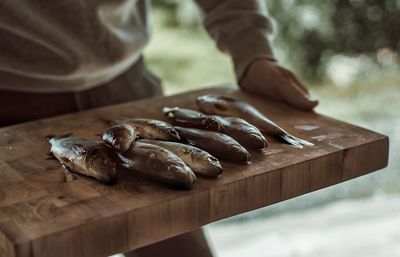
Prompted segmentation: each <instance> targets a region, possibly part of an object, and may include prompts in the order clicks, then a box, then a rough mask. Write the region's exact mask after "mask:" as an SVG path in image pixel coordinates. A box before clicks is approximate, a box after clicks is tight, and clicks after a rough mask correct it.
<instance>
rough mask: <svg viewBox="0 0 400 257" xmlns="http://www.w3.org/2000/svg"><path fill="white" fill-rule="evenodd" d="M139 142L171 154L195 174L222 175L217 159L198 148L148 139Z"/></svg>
mask: <svg viewBox="0 0 400 257" xmlns="http://www.w3.org/2000/svg"><path fill="white" fill-rule="evenodd" d="M139 142H142V143H148V144H153V145H158V146H160V147H163V148H165V149H167V150H169V151H171V152H173V153H174V154H176V155H177V156H178V157H179V158H181V159H182V160H183V161H184V162H185V163H186V164H187V165H188V166H189V167H190V168H191V169H192V170H193V172H194V173H196V174H199V175H203V176H207V177H217V176H218V175H220V174H221V173H222V167H221V164H220V163H219V161H218V159H217V158H215V157H214V156H212V155H211V154H209V153H207V152H206V151H204V150H202V149H200V148H197V147H194V146H191V145H185V144H181V143H176V142H167V141H158V140H149V139H141V140H139Z"/></svg>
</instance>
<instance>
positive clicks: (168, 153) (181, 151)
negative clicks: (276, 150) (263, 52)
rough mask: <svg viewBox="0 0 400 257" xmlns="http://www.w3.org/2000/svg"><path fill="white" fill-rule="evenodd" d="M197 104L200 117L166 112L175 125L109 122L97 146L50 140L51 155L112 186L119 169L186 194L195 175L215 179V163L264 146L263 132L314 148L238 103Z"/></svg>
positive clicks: (244, 158) (215, 98)
mask: <svg viewBox="0 0 400 257" xmlns="http://www.w3.org/2000/svg"><path fill="white" fill-rule="evenodd" d="M197 105H198V107H199V109H200V110H201V112H199V111H195V110H190V109H184V108H179V107H174V108H170V107H164V108H163V112H164V114H165V115H166V116H167V117H168V118H169V119H170V120H171V121H172V123H173V124H174V125H171V124H169V123H167V122H164V121H160V120H152V119H142V118H122V119H113V120H109V121H108V122H109V123H110V125H111V127H110V128H108V129H107V130H106V131H104V132H103V134H102V141H103V142H101V143H99V142H94V141H91V140H88V139H83V138H77V137H52V138H51V139H50V140H49V142H50V144H51V150H50V151H51V153H52V154H53V155H54V157H56V158H57V159H58V160H59V161H60V162H61V164H62V165H63V166H64V167H65V168H66V169H67V170H69V171H72V172H75V173H80V174H83V175H86V176H90V177H93V178H95V179H97V180H98V181H100V182H102V183H105V184H112V183H114V182H115V181H116V179H117V174H118V169H119V168H121V166H122V167H123V168H125V169H128V170H131V171H133V172H135V173H137V174H139V175H141V176H143V177H145V178H148V179H150V180H153V181H159V182H162V183H164V184H167V185H170V186H174V187H177V188H186V189H189V188H191V187H192V185H193V184H194V183H195V181H196V179H197V178H196V175H200V176H206V177H218V176H219V175H220V174H221V173H222V166H221V164H220V162H219V159H220V160H224V161H232V162H243V163H246V162H248V161H249V159H250V154H249V152H248V151H247V149H250V150H262V149H264V148H265V147H267V146H268V142H267V140H266V138H265V137H264V135H263V134H262V133H265V134H267V135H270V136H274V137H276V138H278V139H280V140H281V141H283V142H285V143H288V144H290V145H293V146H294V147H298V148H303V147H304V146H312V145H313V144H312V143H310V142H308V141H305V140H303V139H299V138H297V137H295V136H293V135H290V134H289V133H288V132H286V131H285V130H284V129H282V128H281V127H279V126H278V125H277V124H275V123H274V122H272V121H271V120H270V119H268V118H267V117H266V116H264V115H263V114H262V113H261V112H259V111H258V110H257V109H256V108H254V107H253V106H251V105H250V104H248V103H245V102H243V101H240V100H238V99H235V98H232V97H226V96H219V95H204V96H200V97H198V98H197ZM66 174H69V176H68V179H71V177H72V178H73V175H72V174H70V173H66Z"/></svg>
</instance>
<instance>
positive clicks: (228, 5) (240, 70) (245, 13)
mask: <svg viewBox="0 0 400 257" xmlns="http://www.w3.org/2000/svg"><path fill="white" fill-rule="evenodd" d="M196 2H197V4H198V5H199V6H200V8H201V9H202V11H203V13H204V25H205V27H206V29H207V31H208V33H209V34H210V36H211V37H212V38H213V39H214V40H215V41H216V43H217V46H218V48H219V49H220V50H222V51H224V52H227V53H228V54H229V55H230V56H231V58H232V61H233V64H234V68H235V73H236V78H237V80H238V81H240V79H241V78H242V76H243V74H244V73H245V71H246V69H247V68H248V66H249V65H250V64H251V63H252V62H254V61H255V60H257V59H261V58H266V59H270V60H275V58H274V54H273V50H272V46H271V42H270V37H271V35H272V23H271V21H270V19H269V18H268V16H267V9H266V6H265V2H264V1H263V0H196Z"/></svg>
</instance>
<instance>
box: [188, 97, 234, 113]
mask: <svg viewBox="0 0 400 257" xmlns="http://www.w3.org/2000/svg"><path fill="white" fill-rule="evenodd" d="M233 100H235V99H234V98H230V97H226V96H219V95H203V96H199V97H198V98H197V101H196V102H197V105H198V106H199V108H200V110H201V111H203V112H205V113H207V114H218V115H227V114H228V111H229V108H230V105H231V102H232V101H233Z"/></svg>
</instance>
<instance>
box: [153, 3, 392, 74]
mask: <svg viewBox="0 0 400 257" xmlns="http://www.w3.org/2000/svg"><path fill="white" fill-rule="evenodd" d="M153 3H154V5H155V6H156V7H158V8H161V9H163V10H164V11H165V12H166V13H168V14H169V15H168V16H167V17H168V19H166V21H167V24H166V25H167V26H192V27H193V26H198V25H199V21H200V19H199V18H198V13H199V12H198V11H197V10H195V9H193V8H192V9H191V8H187V6H188V5H190V3H191V1H178V0H155V1H153ZM267 4H268V7H269V12H270V13H271V16H272V17H273V18H274V19H275V21H276V24H277V26H276V30H275V31H276V34H277V37H276V39H275V46H276V48H277V53H278V57H279V58H280V59H281V60H282V61H283V62H284V63H288V64H289V65H290V66H292V67H293V68H294V69H295V70H297V71H299V72H301V73H302V74H303V77H305V78H306V79H307V80H313V79H314V80H318V79H322V78H324V77H325V75H326V70H327V65H328V63H329V60H330V59H331V58H332V57H333V56H335V55H338V54H341V55H346V56H358V55H363V56H367V57H368V58H370V59H371V60H372V61H373V62H375V63H376V64H378V65H381V64H382V60H380V59H379V56H378V55H377V53H378V52H379V51H380V50H382V49H383V50H385V51H384V54H386V55H389V57H390V58H392V59H393V58H394V61H395V62H398V57H397V54H396V53H399V52H400V0H332V1H320V0H298V1H295V0H268V1H267ZM188 12H189V13H188ZM190 12H192V13H190ZM190 17H192V18H190ZM393 56H394V57H393ZM383 58H385V56H383ZM381 59H382V58H381ZM383 62H384V60H383Z"/></svg>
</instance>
